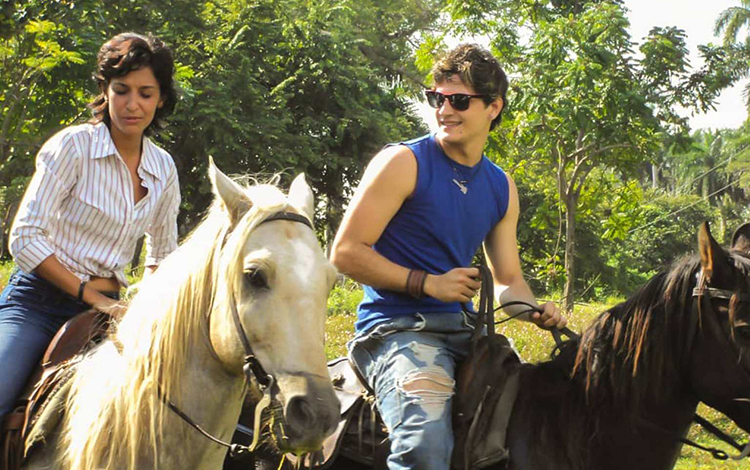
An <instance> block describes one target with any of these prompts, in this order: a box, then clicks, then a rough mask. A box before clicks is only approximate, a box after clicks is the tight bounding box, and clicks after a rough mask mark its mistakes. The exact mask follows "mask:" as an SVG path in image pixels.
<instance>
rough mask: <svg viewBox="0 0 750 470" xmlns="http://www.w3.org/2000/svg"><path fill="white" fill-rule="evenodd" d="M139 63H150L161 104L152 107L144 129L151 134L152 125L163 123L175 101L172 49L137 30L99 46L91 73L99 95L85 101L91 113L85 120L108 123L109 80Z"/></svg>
mask: <svg viewBox="0 0 750 470" xmlns="http://www.w3.org/2000/svg"><path fill="white" fill-rule="evenodd" d="M143 67H150V68H151V70H152V71H153V73H154V77H156V81H157V82H158V83H159V92H160V95H161V100H162V106H161V107H159V108H158V109H157V110H156V114H155V115H154V119H153V120H152V121H151V123H150V124H149V125H148V127H146V129H145V131H144V133H145V134H146V135H151V134H152V133H153V132H154V131H155V129H156V128H163V127H164V122H163V119H164V118H165V117H167V116H169V115H170V114H171V113H172V111H174V107H175V104H176V103H177V90H176V89H175V85H174V79H173V75H174V69H175V67H174V58H173V57H172V51H171V50H170V49H169V48H168V47H167V46H166V45H165V44H164V43H163V42H162V41H161V40H160V39H158V38H156V37H154V36H151V35H150V34H149V35H147V36H143V35H141V34H137V33H122V34H118V35H117V36H115V37H113V38H112V39H110V40H109V41H107V42H105V43H104V45H102V47H101V49H99V54H98V55H97V66H96V71H95V72H94V76H93V78H94V80H95V81H96V83H97V85H98V87H99V95H98V96H97V97H96V98H94V100H93V101H92V102H91V103H89V105H88V106H89V108H91V110H92V112H93V114H94V117H93V118H92V119H91V121H89V122H92V123H98V122H104V123H105V124H107V125H108V126H109V125H110V117H109V102H108V101H107V99H106V95H107V86H108V85H109V81H110V80H111V79H112V78H115V77H123V76H125V75H127V74H129V73H130V72H132V71H134V70H138V69H141V68H143Z"/></svg>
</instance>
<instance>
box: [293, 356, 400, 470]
mask: <svg viewBox="0 0 750 470" xmlns="http://www.w3.org/2000/svg"><path fill="white" fill-rule="evenodd" d="M328 374H329V375H330V377H331V384H332V385H333V389H334V390H335V392H336V396H337V398H338V399H339V401H340V402H341V420H340V421H339V425H338V427H337V428H336V431H334V432H333V434H331V435H330V436H328V438H326V440H325V441H324V442H323V448H322V449H321V450H319V451H317V452H313V453H309V454H305V455H304V456H301V457H297V456H296V455H293V454H287V455H286V459H287V460H288V461H289V462H290V463H291V464H293V465H294V466H295V467H296V468H316V469H324V468H327V467H329V466H330V465H331V464H332V463H333V462H334V461H335V460H336V458H337V457H338V456H339V455H343V456H345V457H347V458H348V459H350V460H353V461H355V462H359V463H361V464H364V465H368V466H373V465H374V463H375V462H376V460H377V456H378V455H380V453H381V452H384V451H387V449H388V448H389V447H390V444H389V441H388V431H387V430H386V428H385V425H384V424H383V421H382V420H381V419H380V415H379V414H378V413H377V410H376V409H375V396H374V394H373V393H372V392H371V391H370V390H369V387H367V386H366V385H365V383H366V382H365V381H364V380H362V379H360V377H359V373H358V372H357V370H356V368H355V367H353V366H352V365H351V363H350V362H349V360H348V358H346V357H340V358H338V359H334V360H333V361H331V362H329V363H328Z"/></svg>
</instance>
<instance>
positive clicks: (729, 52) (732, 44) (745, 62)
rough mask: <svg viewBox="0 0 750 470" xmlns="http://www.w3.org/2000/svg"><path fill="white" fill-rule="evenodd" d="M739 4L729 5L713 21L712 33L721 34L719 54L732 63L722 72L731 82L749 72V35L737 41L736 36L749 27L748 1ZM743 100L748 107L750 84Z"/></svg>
mask: <svg viewBox="0 0 750 470" xmlns="http://www.w3.org/2000/svg"><path fill="white" fill-rule="evenodd" d="M739 3H740V6H735V7H729V8H727V9H726V10H724V11H722V12H721V13H720V14H719V16H718V18H716V22H715V23H714V34H715V35H716V36H720V35H721V36H722V42H723V48H722V49H721V50H720V52H719V54H721V55H724V56H726V59H725V60H727V61H728V62H730V63H733V66H732V67H729V68H730V71H729V73H726V72H725V73H724V75H725V76H727V77H728V79H729V80H731V82H732V83H733V82H735V81H737V80H738V79H740V78H746V77H747V76H748V73H750V35H747V36H746V37H745V38H744V40H741V41H738V40H737V39H738V38H737V36H738V35H739V33H740V31H742V30H743V29H745V30H747V28H748V27H750V1H749V0H739ZM745 100H746V104H747V106H748V109H750V84H747V85H746V86H745Z"/></svg>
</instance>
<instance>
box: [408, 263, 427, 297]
mask: <svg viewBox="0 0 750 470" xmlns="http://www.w3.org/2000/svg"><path fill="white" fill-rule="evenodd" d="M426 279H427V273H426V272H425V271H423V270H421V269H411V270H409V275H408V276H406V292H407V293H408V294H409V295H410V296H412V297H414V298H415V299H421V298H422V297H424V281H425V280H426Z"/></svg>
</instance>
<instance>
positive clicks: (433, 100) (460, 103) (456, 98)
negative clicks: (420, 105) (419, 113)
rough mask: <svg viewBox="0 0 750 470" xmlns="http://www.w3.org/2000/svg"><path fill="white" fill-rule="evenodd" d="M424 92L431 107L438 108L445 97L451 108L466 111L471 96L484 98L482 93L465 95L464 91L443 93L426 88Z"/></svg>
mask: <svg viewBox="0 0 750 470" xmlns="http://www.w3.org/2000/svg"><path fill="white" fill-rule="evenodd" d="M424 94H425V96H426V97H427V104H429V105H430V106H432V107H433V108H435V109H438V108H440V107H441V106H442V105H443V103H445V100H446V99H447V100H448V102H449V103H450V104H451V106H452V107H453V109H455V110H456V111H466V110H467V109H469V105H470V104H471V99H472V98H484V95H467V94H464V93H453V94H452V95H444V94H442V93H440V92H438V91H435V90H427V91H425V92H424Z"/></svg>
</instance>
